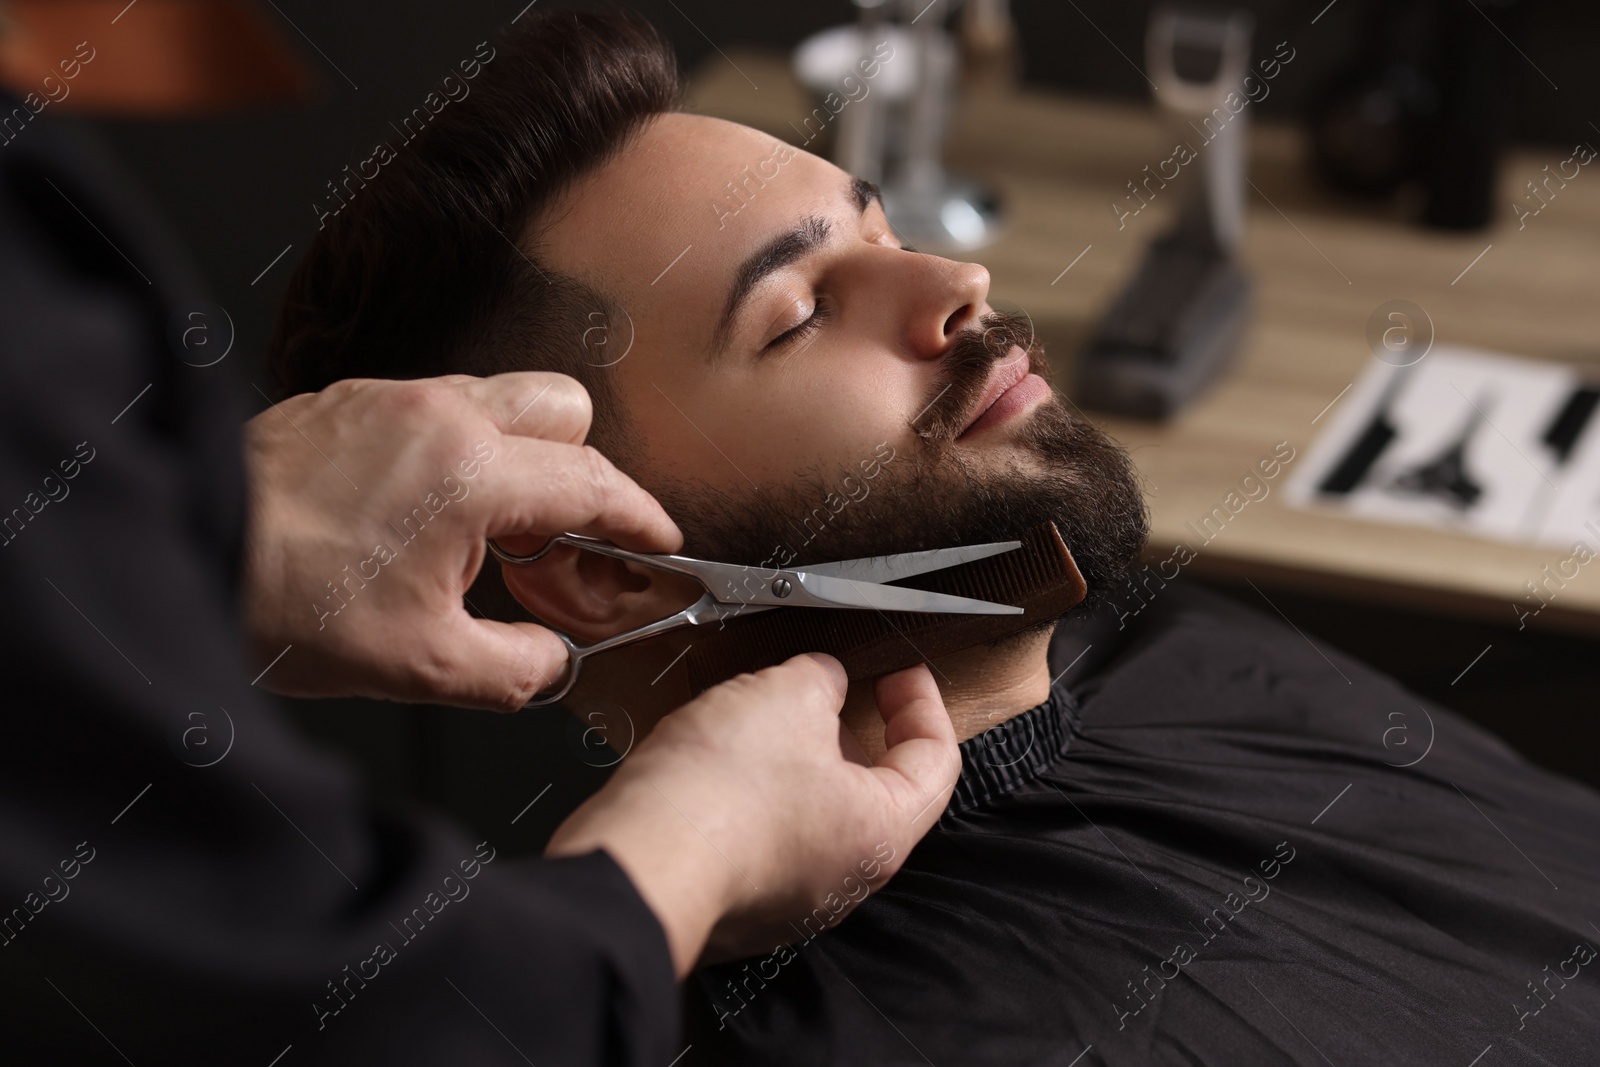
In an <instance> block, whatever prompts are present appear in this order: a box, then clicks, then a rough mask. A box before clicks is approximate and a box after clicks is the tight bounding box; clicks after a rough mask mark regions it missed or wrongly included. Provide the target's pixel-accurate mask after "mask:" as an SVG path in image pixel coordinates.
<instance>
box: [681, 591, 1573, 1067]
mask: <svg viewBox="0 0 1600 1067" xmlns="http://www.w3.org/2000/svg"><path fill="white" fill-rule="evenodd" d="M1182 586H1183V582H1182V580H1180V581H1179V582H1178V583H1174V584H1172V585H1169V586H1167V587H1166V588H1165V589H1163V590H1161V591H1159V592H1158V593H1157V594H1156V595H1155V598H1154V599H1153V600H1152V602H1151V603H1150V604H1149V606H1148V607H1146V608H1145V609H1144V611H1143V612H1142V614H1140V615H1139V616H1137V617H1136V618H1130V619H1128V620H1127V626H1126V629H1125V630H1122V631H1121V632H1120V633H1119V632H1118V623H1119V621H1120V620H1116V619H1109V618H1102V619H1101V620H1100V622H1099V624H1098V626H1097V627H1096V626H1089V627H1086V628H1080V627H1078V626H1064V627H1063V628H1062V631H1061V632H1060V633H1059V634H1058V635H1057V640H1056V642H1055V647H1053V648H1052V661H1053V662H1054V663H1055V664H1056V667H1055V669H1056V670H1058V671H1059V670H1064V669H1066V668H1067V667H1068V666H1069V665H1071V664H1072V662H1073V660H1074V659H1075V658H1076V657H1078V656H1079V655H1080V654H1084V656H1083V659H1082V660H1081V661H1079V662H1078V663H1077V664H1076V665H1075V666H1073V669H1072V671H1071V672H1069V674H1068V676H1067V677H1066V678H1064V679H1062V680H1061V681H1060V682H1059V683H1058V684H1057V685H1056V686H1055V688H1054V689H1053V691H1052V694H1051V696H1050V699H1049V701H1048V702H1047V703H1046V704H1044V705H1042V706H1040V707H1038V708H1035V709H1033V710H1032V711H1030V712H1027V713H1025V714H1024V715H1023V716H1021V717H1020V718H1019V719H1015V720H1012V721H1010V722H1009V723H1007V724H1005V725H1004V726H1003V727H998V728H996V729H993V730H990V731H989V732H988V733H986V734H980V735H979V736H978V737H976V738H973V739H972V740H970V741H968V742H966V743H965V744H964V745H963V746H962V748H963V762H964V769H963V772H962V780H961V785H960V787H959V788H958V790H957V793H956V796H955V798H954V799H953V801H952V803H951V805H950V808H949V810H948V811H947V812H946V814H945V815H944V817H943V818H942V819H941V821H940V823H939V824H938V826H937V827H936V828H935V829H934V830H933V831H932V832H931V833H930V834H929V835H928V836H927V837H926V838H925V839H924V840H923V841H922V843H920V844H919V845H918V846H917V847H916V849H915V850H914V851H913V852H912V853H911V855H910V857H909V858H908V860H907V862H906V866H905V868H904V869H903V870H902V871H901V872H900V873H899V874H898V875H897V876H896V878H895V879H894V880H893V881H892V882H890V883H889V884H888V885H887V886H886V887H885V888H883V889H882V890H881V891H879V892H876V893H874V894H873V895H872V896H871V897H870V898H869V899H867V901H866V902H865V903H864V904H863V905H862V906H861V907H860V909H859V910H858V911H856V912H855V913H853V914H852V915H850V916H849V917H848V918H846V919H845V920H844V921H843V922H842V923H840V924H838V925H837V926H835V927H834V928H832V929H829V930H827V931H825V932H821V933H818V932H817V931H818V930H819V929H820V928H821V927H822V925H823V924H824V923H825V922H827V920H828V919H829V912H828V908H829V907H830V906H831V907H834V908H838V907H839V906H840V904H839V901H838V900H834V901H832V902H831V904H830V902H829V901H826V900H824V901H821V902H819V904H820V905H821V906H820V907H819V909H818V911H817V912H816V913H815V919H814V921H811V922H805V921H804V920H802V925H803V927H804V928H803V929H802V930H801V932H802V933H804V934H805V936H804V937H803V938H801V939H800V940H799V941H798V943H797V944H796V945H795V946H794V947H792V948H788V949H784V950H781V951H774V952H773V953H770V954H768V955H766V956H762V957H757V958H756V959H753V960H749V961H743V962H741V963H738V964H734V965H727V966H718V967H715V968H710V969H706V970H704V971H701V972H699V973H698V974H697V975H696V977H695V980H694V981H693V982H692V983H691V989H690V992H689V994H688V995H687V996H686V1003H685V1008H684V1010H685V1020H686V1026H687V1027H688V1032H686V1033H685V1040H687V1041H692V1042H693V1043H694V1048H693V1050H692V1051H691V1053H690V1055H689V1056H688V1057H686V1058H685V1064H686V1065H690V1064H693V1065H695V1067H700V1065H707V1064H715V1063H737V1064H763V1065H786V1064H808V1065H809V1064H816V1065H823V1064H826V1065H830V1067H835V1065H846V1064H870V1065H875V1067H877V1065H891V1064H895V1065H898V1064H917V1065H923V1067H926V1065H927V1064H929V1063H932V1064H935V1065H937V1067H954V1065H965V1064H996V1065H1052V1067H1068V1065H1078V1067H1100V1065H1108V1067H1124V1065H1125V1067H1135V1065H1138V1067H1147V1065H1165V1064H1191V1065H1193V1064H1205V1065H1211V1067H1253V1065H1256V1064H1262V1065H1275V1064H1303V1065H1307V1067H1328V1065H1329V1064H1333V1065H1336V1067H1354V1065H1357V1064H1407V1065H1410V1064H1418V1065H1421V1064H1437V1065H1441V1067H1469V1065H1476V1067H1504V1065H1512V1064H1515V1065H1523V1064H1563V1065H1568V1067H1577V1065H1590V1064H1600V959H1597V958H1596V949H1597V948H1600V926H1597V925H1596V924H1597V923H1600V796H1597V795H1596V794H1595V793H1593V792H1591V791H1589V790H1588V789H1585V788H1582V787H1580V786H1578V785H1576V784H1574V783H1572V782H1570V781H1568V780H1566V779H1563V778H1560V777H1558V776H1556V775H1553V774H1550V773H1548V772H1545V771H1542V770H1540V769H1538V768H1536V767H1533V766H1530V765H1529V764H1528V763H1526V762H1524V761H1523V760H1522V759H1521V758H1519V757H1518V756H1516V755H1515V754H1513V753H1512V752H1511V751H1510V750H1508V749H1507V748H1506V747H1505V746H1504V745H1503V744H1501V743H1500V742H1499V741H1497V740H1496V739H1494V738H1493V737H1490V736H1489V735H1487V734H1486V733H1484V732H1483V731H1481V730H1479V729H1477V728H1476V727H1474V726H1472V725H1470V724H1469V723H1467V722H1465V721H1463V720H1462V719H1460V718H1458V717H1457V716H1455V715H1453V714H1451V713H1449V712H1447V711H1445V710H1443V709H1441V708H1439V707H1438V706H1436V705H1432V704H1427V703H1424V702H1422V701H1420V700H1418V699H1416V698H1414V697H1413V696H1412V695H1410V694H1409V693H1407V692H1406V691H1405V690H1403V689H1402V688H1400V687H1399V686H1398V685H1397V684H1395V683H1394V682H1392V681H1391V680H1389V679H1387V678H1385V677H1383V676H1381V675H1379V674H1377V673H1376V672H1374V671H1372V670H1371V669H1368V668H1365V667H1363V666H1362V665H1361V664H1359V663H1356V662H1353V661H1352V660H1350V659H1349V658H1347V657H1344V656H1341V655H1340V654H1338V653H1337V652H1335V651H1334V650H1332V649H1331V648H1326V647H1322V648H1321V649H1320V651H1319V648H1315V647H1313V646H1312V645H1311V644H1310V643H1309V642H1308V641H1307V640H1306V638H1304V637H1303V636H1301V635H1300V634H1298V633H1296V632H1295V631H1294V630H1292V629H1290V628H1288V627H1286V626H1284V625H1282V624H1281V623H1280V622H1278V621H1277V620H1276V619H1271V618H1267V617H1265V616H1263V615H1258V614H1256V613H1254V612H1251V611H1249V610H1247V609H1245V608H1242V607H1239V606H1237V605H1235V604H1233V603H1231V602H1229V601H1226V600H1223V599H1222V598H1220V597H1217V596H1215V595H1214V594H1209V593H1205V592H1203V591H1201V590H1198V589H1185V588H1183V587H1182ZM1086 648H1087V652H1086ZM1085 652H1086V654H1085ZM1324 652H1325V653H1326V654H1327V658H1326V659H1325V658H1324V657H1323V653H1324ZM866 859H867V860H868V861H869V862H868V863H867V865H866V866H865V867H864V868H858V869H857V870H855V871H852V872H841V885H840V890H839V892H840V894H841V895H844V896H847V895H850V894H851V893H854V894H855V895H856V896H859V895H860V877H861V875H863V874H865V875H869V876H870V875H871V874H872V866H871V863H870V860H871V857H866ZM852 875H853V876H854V877H852ZM1480 1056H1481V1057H1482V1058H1481V1059H1480V1058H1479V1057H1480ZM696 1057H698V1058H696Z"/></svg>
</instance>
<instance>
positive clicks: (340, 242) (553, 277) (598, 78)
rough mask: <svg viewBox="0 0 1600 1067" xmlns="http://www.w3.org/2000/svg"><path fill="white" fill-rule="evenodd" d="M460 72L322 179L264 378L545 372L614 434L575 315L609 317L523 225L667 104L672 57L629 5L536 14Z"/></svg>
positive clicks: (674, 97) (299, 386) (305, 381)
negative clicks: (363, 154)
mask: <svg viewBox="0 0 1600 1067" xmlns="http://www.w3.org/2000/svg"><path fill="white" fill-rule="evenodd" d="M461 71H462V73H461V74H460V75H452V76H451V77H447V78H445V79H444V84H443V85H442V86H441V88H442V89H444V90H445V95H444V96H442V97H441V96H440V94H439V93H437V92H436V93H433V94H430V95H429V96H428V97H427V99H426V102H425V105H426V106H424V107H419V108H418V109H417V110H416V111H414V112H413V114H412V115H411V116H408V117H407V118H406V119H405V120H404V123H403V125H404V127H405V128H404V129H403V130H402V129H401V128H400V127H395V129H396V132H397V134H399V137H398V138H396V139H393V140H391V139H388V138H386V139H385V142H384V143H383V144H381V145H379V146H378V147H377V148H376V149H374V155H373V157H369V158H368V159H366V160H363V161H362V164H361V165H360V167H359V168H358V169H359V171H360V173H359V174H357V173H356V172H355V171H353V170H352V169H351V168H346V170H345V172H344V174H343V175H341V177H340V179H337V180H335V181H334V182H330V183H329V188H328V196H327V198H326V202H325V203H324V204H321V205H318V206H317V208H316V210H317V212H318V215H319V220H320V223H321V228H320V229H319V230H318V231H317V235H316V239H315V240H314V241H313V243H312V245H311V249H310V251H309V252H307V254H306V256H305V258H304V259H303V260H302V261H301V263H300V265H299V267H298V268H297V269H296V270H295V273H294V277H293V279H292V280H291V281H290V283H289V290H288V293H287V294H286V296H285V297H284V302H283V307H282V310H281V312H280V314H279V317H278V323H277V329H276V331H275V333H274V336H273V339H272V342H271V346H270V348H269V352H268V360H269V364H270V368H271V371H272V374H273V379H274V383H275V385H277V387H278V388H279V390H280V391H281V392H282V393H284V394H285V395H287V394H291V393H298V392H309V391H313V390H318V389H322V388H324V387H325V386H327V385H329V384H330V383H332V382H334V381H337V380H339V379H341V378H358V377H364V378H420V377H428V376H431V375H437V374H450V373H464V374H477V375H489V374H497V373H500V372H503V371H510V370H552V371H560V372H562V373H565V374H571V375H572V376H573V377H575V378H577V379H578V380H579V381H581V382H582V383H583V384H584V385H585V386H586V387H587V388H588V389H589V392H590V395H591V397H592V398H593V400H594V407H595V429H596V431H597V432H599V433H601V434H603V432H604V431H605V430H606V429H607V428H608V427H609V428H610V429H612V430H613V431H614V430H615V428H616V426H617V423H618V420H619V419H620V413H619V412H617V411H616V405H615V402H614V397H613V393H612V390H611V389H610V386H609V379H608V378H607V376H606V375H605V373H604V371H603V370H602V369H601V365H600V364H599V362H598V361H597V360H596V359H595V357H594V356H592V355H589V354H588V353H587V352H586V349H585V346H584V341H583V338H584V331H585V329H586V328H587V327H588V326H590V325H592V324H593V323H594V322H595V321H602V320H598V319H591V315H593V314H594V313H596V312H599V313H600V314H601V315H602V316H604V320H603V321H605V322H608V323H609V322H612V321H615V319H614V318H613V316H614V315H615V314H616V309H615V308H614V307H613V306H612V305H611V304H610V302H609V301H608V300H607V299H606V298H605V297H604V296H603V295H602V294H600V293H597V292H595V291H594V290H593V289H592V288H591V287H589V286H587V285H584V284H582V283H580V282H578V281H577V280H576V279H573V278H569V277H565V276H563V275H561V274H559V273H558V272H556V271H554V270H552V269H550V268H549V267H548V266H545V265H543V264H541V263H539V262H538V249H537V244H538V235H537V234H536V233H535V234H531V235H530V234H528V233H527V232H526V231H527V228H528V226H529V224H530V223H531V222H532V221H533V220H534V219H536V218H537V217H538V215H539V213H540V212H541V211H542V210H543V209H544V208H545V207H547V206H548V205H549V204H550V203H551V202H552V201H553V200H554V199H555V198H556V197H557V196H558V195H559V194H560V193H561V192H562V191H563V190H565V189H566V188H568V187H569V186H570V185H571V184H572V182H573V181H574V180H575V179H576V178H578V177H580V176H581V175H583V174H584V173H586V172H588V171H590V170H592V169H593V168H595V167H598V166H600V165H601V164H603V163H604V162H606V161H607V160H608V159H610V158H612V157H613V156H615V155H616V154H617V152H618V151H620V150H621V149H622V148H623V147H624V146H625V145H626V144H627V142H628V140H629V139H630V138H631V137H632V135H633V134H634V133H636V132H637V131H638V129H639V128H640V126H642V125H643V124H644V123H645V122H646V121H647V120H648V119H649V118H651V117H652V116H655V115H659V114H661V113H663V112H667V111H671V110H673V109H674V108H675V107H677V105H678V102H679V99H680V95H681V83H680V81H679V77H678V70H677V63H676V60H675V58H674V56H673V54H672V51H671V49H670V47H669V46H668V45H667V44H666V43H665V42H664V41H663V40H662V39H661V37H660V36H659V35H658V34H657V33H656V31H655V29H654V27H652V26H651V25H650V24H649V23H648V22H646V21H644V20H643V19H642V18H640V17H638V16H636V15H633V14H630V13H627V12H623V11H612V12H605V13H600V14H586V13H579V12H574V11H552V12H545V13H542V14H540V15H537V16H531V17H529V18H527V19H525V20H523V21H522V22H521V24H520V25H513V26H511V27H508V28H507V29H506V30H505V31H503V32H502V33H501V34H500V35H499V36H498V37H497V38H495V39H494V41H493V47H492V49H488V50H486V49H484V48H481V47H480V49H479V52H478V55H477V57H476V60H463V61H462V64H461ZM469 71H470V72H472V73H470V74H469V73H468V72H469ZM452 81H453V82H454V83H455V88H454V89H452V88H451V83H452ZM463 87H465V92H463ZM457 94H460V95H457ZM419 126H420V132H418V131H419ZM374 167H375V168H376V173H375V174H374V173H373V172H372V169H371V168H374ZM369 175H370V176H369ZM524 238H531V239H530V240H524ZM602 447H604V446H603V445H602Z"/></svg>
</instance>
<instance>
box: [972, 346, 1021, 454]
mask: <svg viewBox="0 0 1600 1067" xmlns="http://www.w3.org/2000/svg"><path fill="white" fill-rule="evenodd" d="M1028 366H1029V364H1028V354H1027V353H1026V352H1024V351H1023V350H1022V349H1021V348H1020V347H1019V346H1017V345H1012V346H1011V351H1010V353H1008V354H1007V355H1006V356H1005V358H1004V359H1001V360H998V361H996V363H995V365H994V367H993V369H992V370H990V372H989V384H988V387H987V388H985V389H984V391H983V395H982V396H980V397H978V402H977V403H976V404H974V405H973V406H972V411H971V412H969V413H968V415H967V418H966V421H964V422H963V423H962V424H961V433H959V434H957V435H956V437H957V439H960V438H961V437H962V436H963V435H965V434H966V432H967V431H968V430H970V429H972V424H973V423H975V422H977V421H978V420H979V419H981V418H983V416H984V415H985V414H986V413H987V412H988V410H989V409H990V408H992V407H993V406H994V402H995V401H996V400H999V399H1000V398H1001V397H1002V396H1004V395H1005V394H1006V393H1007V392H1008V391H1009V390H1010V389H1011V388H1012V387H1013V386H1015V385H1016V384H1017V383H1018V382H1020V381H1022V379H1024V378H1026V377H1027V376H1028Z"/></svg>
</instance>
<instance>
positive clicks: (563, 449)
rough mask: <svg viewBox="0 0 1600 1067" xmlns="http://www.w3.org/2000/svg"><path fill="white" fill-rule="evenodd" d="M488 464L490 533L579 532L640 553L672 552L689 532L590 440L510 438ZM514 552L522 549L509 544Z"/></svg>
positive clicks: (486, 485)
mask: <svg viewBox="0 0 1600 1067" xmlns="http://www.w3.org/2000/svg"><path fill="white" fill-rule="evenodd" d="M500 445H501V449H500V453H499V454H497V455H496V456H495V458H494V460H493V461H492V462H489V463H485V464H484V465H483V473H484V477H483V478H482V480H481V482H480V485H479V490H480V491H481V492H483V493H485V494H487V496H488V500H487V502H486V507H485V510H484V512H483V516H484V522H485V523H486V526H487V529H486V536H489V537H494V538H504V539H509V538H515V537H519V536H527V535H532V536H537V537H544V536H548V535H550V534H556V533H562V532H572V533H581V534H588V535H590V536H593V537H600V538H604V539H605V540H607V541H613V542H615V543H617V544H619V545H621V546H623V547H624V548H629V549H633V550H635V551H639V552H673V551H676V550H677V549H678V548H679V547H680V546H682V544H683V534H682V533H681V532H680V531H679V530H678V527H677V524H676V523H674V522H673V521H672V519H670V518H669V517H668V516H667V513H666V511H665V510H664V509H663V508H662V507H661V505H660V504H659V503H657V502H656V498H655V497H653V496H651V495H650V494H649V493H647V492H645V491H644V490H643V489H642V488H640V486H639V483H637V482H635V481H634V480H633V479H632V478H629V477H628V476H627V475H626V474H623V473H622V472H621V471H619V470H617V468H616V467H614V466H613V465H612V463H611V461H610V460H608V459H606V458H605V457H604V456H603V455H601V454H600V453H599V452H597V451H595V450H594V449H593V448H590V447H588V446H587V445H575V444H566V443H560V442H556V441H541V440H535V439H530V438H525V437H505V438H502V439H501V441H500ZM504 543H506V547H507V548H509V549H511V550H512V551H518V550H519V549H523V546H522V545H520V544H518V543H517V542H515V541H509V542H504Z"/></svg>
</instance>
